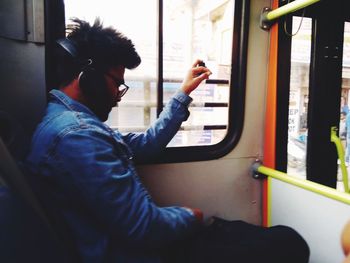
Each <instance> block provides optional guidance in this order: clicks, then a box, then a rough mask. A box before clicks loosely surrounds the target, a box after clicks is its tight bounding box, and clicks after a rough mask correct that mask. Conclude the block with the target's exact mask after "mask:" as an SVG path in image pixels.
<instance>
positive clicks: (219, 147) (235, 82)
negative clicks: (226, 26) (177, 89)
mask: <svg viewBox="0 0 350 263" xmlns="http://www.w3.org/2000/svg"><path fill="white" fill-rule="evenodd" d="M234 5H235V12H234V25H233V36H232V37H233V41H232V57H231V76H230V87H229V89H230V96H229V103H228V105H233V106H229V108H228V127H227V134H226V136H225V137H224V139H223V140H222V141H220V142H219V143H217V144H214V145H199V146H181V147H169V148H166V150H165V153H164V154H163V155H162V156H161V157H160V158H159V159H158V160H156V161H155V162H156V163H172V162H190V161H204V160H212V159H217V158H220V157H222V156H224V155H226V154H227V153H229V152H230V151H231V150H232V149H233V148H234V147H235V146H236V145H237V143H238V141H239V139H240V136H241V133H242V129H243V121H244V101H245V100H244V98H245V84H246V67H247V47H248V27H249V8H250V1H249V0H235V3H234ZM162 6H163V0H159V14H160V16H159V17H160V19H159V43H163V42H162V40H163V38H162V32H163V31H162V30H163V26H162V17H163V11H162ZM162 51H163V50H162V47H161V45H160V47H159V53H158V55H159V57H158V62H159V64H158V68H159V70H158V72H159V73H158V96H159V97H161V98H162V92H163V90H162V89H163V85H162V84H163V83H162V81H159V80H162V79H163V75H162V72H163V71H162V69H163V54H162ZM159 94H161V95H159ZM158 103H159V101H158ZM160 104H162V103H160ZM157 112H159V111H158V110H157Z"/></svg>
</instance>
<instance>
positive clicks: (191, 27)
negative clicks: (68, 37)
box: [65, 0, 234, 146]
mask: <svg viewBox="0 0 350 263" xmlns="http://www.w3.org/2000/svg"><path fill="white" fill-rule="evenodd" d="M233 3H234V2H233V0H197V1H189V0H164V1H163V43H162V45H163V79H164V82H163V83H162V87H163V105H165V104H166V103H167V102H168V101H169V99H170V98H171V96H172V95H173V94H174V93H175V92H176V90H177V89H178V88H179V87H180V85H181V82H182V79H183V77H184V76H185V74H186V70H187V69H188V68H189V67H190V65H191V64H192V63H193V62H194V61H195V59H197V58H199V59H202V60H204V62H205V64H206V66H207V67H208V68H210V70H211V71H212V72H213V74H212V75H211V80H221V81H220V84H219V83H218V82H215V81H212V82H211V83H203V84H201V86H200V87H199V88H198V89H197V90H195V91H194V92H193V93H192V94H191V97H193V99H194V101H193V103H192V104H191V106H190V108H189V110H190V112H191V116H190V118H189V119H188V120H187V121H186V122H184V123H183V125H182V126H181V129H180V131H179V132H178V133H177V135H176V136H175V138H174V139H173V140H172V141H171V142H170V144H169V145H168V146H196V145H211V144H216V143H218V142H220V141H221V140H222V139H223V138H224V137H225V135H226V132H227V126H228V100H229V80H230V75H231V56H232V55H231V53H232V35H233V14H234V4H233ZM65 12H66V20H67V21H66V23H69V19H70V18H71V17H78V18H82V19H85V20H87V21H89V22H93V21H94V19H95V18H96V17H100V18H101V20H102V21H103V23H104V25H105V26H109V25H111V26H113V27H114V28H116V29H117V30H119V31H121V32H122V33H123V34H125V35H126V36H127V37H129V38H130V39H131V40H132V41H133V42H134V44H135V47H136V50H137V51H138V52H139V54H140V56H141V59H142V63H141V65H140V66H139V67H138V68H136V69H134V70H127V71H126V73H125V81H126V83H127V85H128V86H130V89H129V91H128V92H127V93H126V95H125V96H124V97H123V100H122V101H121V102H120V103H119V105H118V107H115V108H113V109H112V112H111V113H110V116H109V118H108V120H107V124H108V125H109V126H111V127H112V128H115V129H116V128H118V129H119V130H120V131H121V132H142V131H144V130H146V129H147V127H148V126H149V125H150V123H152V122H153V121H154V120H155V119H156V117H157V114H156V112H157V110H156V107H157V70H158V43H157V41H158V17H159V16H158V1H156V0H147V1H144V0H128V1H121V0H99V1H93V0H65Z"/></svg>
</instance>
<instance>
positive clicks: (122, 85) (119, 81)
mask: <svg viewBox="0 0 350 263" xmlns="http://www.w3.org/2000/svg"><path fill="white" fill-rule="evenodd" d="M106 75H107V76H108V77H110V78H111V79H112V80H113V81H114V83H115V85H116V86H117V87H118V96H119V97H120V98H121V97H123V96H124V95H125V93H126V92H127V91H128V89H129V86H128V85H126V84H125V82H124V80H123V79H117V78H116V77H114V76H113V75H112V74H110V73H108V72H107V73H106Z"/></svg>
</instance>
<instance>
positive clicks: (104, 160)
mask: <svg viewBox="0 0 350 263" xmlns="http://www.w3.org/2000/svg"><path fill="white" fill-rule="evenodd" d="M117 144H118V143H117V142H116V141H115V140H113V138H112V137H111V136H110V135H109V134H108V133H104V132H103V131H102V130H101V131H98V130H91V129H79V130H72V131H70V132H68V133H67V134H65V135H64V137H63V138H61V140H60V141H59V142H58V144H57V146H56V151H55V157H54V158H55V160H56V164H55V165H54V166H55V167H56V169H57V170H58V171H57V174H59V176H60V179H59V180H61V181H62V182H63V184H68V185H69V184H73V185H74V186H73V187H72V188H74V189H78V190H77V193H74V195H75V196H77V200H76V202H80V203H81V207H82V208H86V209H87V210H88V212H89V214H91V215H93V216H94V217H96V220H97V221H98V222H100V225H101V226H104V227H106V231H108V232H109V233H113V235H115V236H116V237H120V238H121V239H122V240H126V241H128V242H130V243H132V244H139V245H142V246H150V247H160V246H162V245H165V244H167V243H169V242H172V241H175V240H180V239H182V238H185V237H186V236H188V235H190V234H191V233H192V232H193V231H195V230H196V229H197V228H198V227H199V225H200V224H199V222H198V220H196V218H195V216H194V214H193V213H192V212H191V211H189V210H187V209H184V208H182V207H176V206H173V207H158V206H156V205H155V204H154V203H153V201H152V200H151V198H150V197H149V195H148V193H147V191H146V189H145V188H144V187H143V186H142V184H141V183H140V181H139V179H138V176H137V175H136V172H135V170H134V166H133V164H132V163H131V162H130V161H129V160H127V158H126V156H124V155H123V152H122V151H120V149H119V147H118V145H117ZM82 145H83V146H84V147H81V146H82ZM61 164H64V165H61Z"/></svg>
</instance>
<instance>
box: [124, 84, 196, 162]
mask: <svg viewBox="0 0 350 263" xmlns="http://www.w3.org/2000/svg"><path fill="white" fill-rule="evenodd" d="M191 101H192V98H191V97H190V96H188V95H186V94H185V93H183V92H182V91H178V92H177V93H176V94H175V95H174V96H173V97H172V98H171V99H170V101H169V103H168V104H167V105H166V106H165V107H164V109H163V111H162V112H161V114H160V115H159V118H158V119H157V120H156V121H155V122H154V123H153V124H152V125H151V126H150V127H149V128H148V129H147V130H146V131H145V132H144V133H139V134H137V133H129V134H126V135H124V136H123V140H124V141H125V142H126V143H127V144H128V145H129V147H130V148H131V150H132V151H133V153H134V156H135V158H136V159H137V160H143V159H145V157H153V156H155V155H156V154H158V153H159V152H160V151H162V150H163V149H164V148H165V146H166V145H167V144H168V143H169V142H170V141H171V139H172V138H173V137H174V136H175V134H176V133H177V131H178V130H179V129H180V126H181V123H182V122H183V121H186V120H187V118H188V116H189V114H190V113H189V111H188V105H189V104H190V103H191Z"/></svg>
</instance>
